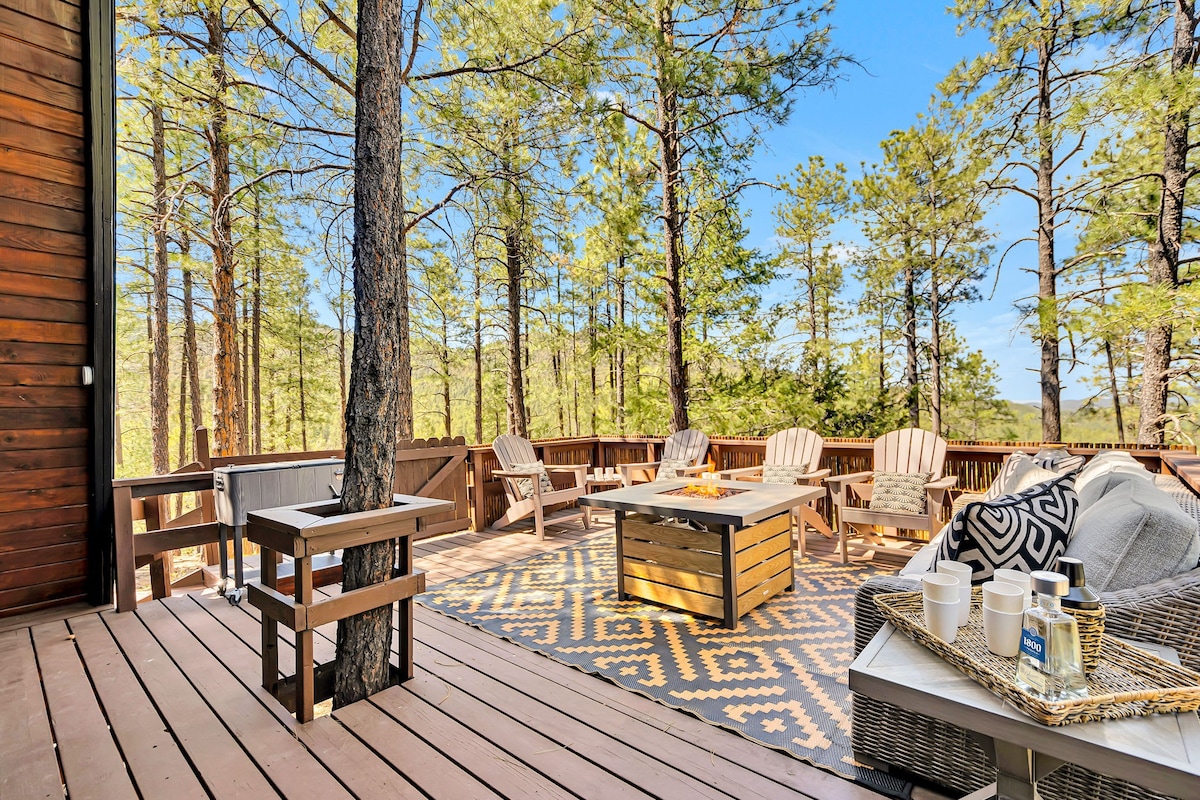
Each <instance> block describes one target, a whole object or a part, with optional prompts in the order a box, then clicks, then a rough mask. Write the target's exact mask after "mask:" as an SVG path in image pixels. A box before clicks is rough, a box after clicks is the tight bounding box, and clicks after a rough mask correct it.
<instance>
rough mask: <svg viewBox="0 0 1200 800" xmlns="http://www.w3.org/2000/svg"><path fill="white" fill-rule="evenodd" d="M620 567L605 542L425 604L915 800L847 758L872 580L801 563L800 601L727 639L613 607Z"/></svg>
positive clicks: (642, 607)
mask: <svg viewBox="0 0 1200 800" xmlns="http://www.w3.org/2000/svg"><path fill="white" fill-rule="evenodd" d="M615 562H616V555H615V548H614V546H613V541H612V538H611V537H607V536H606V537H602V538H599V539H593V540H591V541H589V542H584V543H582V544H579V545H573V546H571V547H565V548H563V549H561V550H556V551H554V552H552V553H542V554H539V555H536V556H533V557H531V558H527V559H525V560H524V561H519V562H517V563H515V564H510V565H508V566H505V567H501V568H499V569H494V570H488V571H486V572H478V573H476V574H474V575H470V576H467V577H465V578H460V579H458V580H455V581H451V582H449V583H446V584H443V585H441V586H438V587H435V588H434V589H432V590H430V591H428V592H425V593H424V594H422V595H420V596H419V597H418V602H420V603H422V604H423V605H425V606H427V607H429V608H431V609H434V610H436V611H440V612H442V613H444V614H447V615H449V616H451V617H454V618H456V619H459V620H462V621H463V622H468V623H470V624H472V625H475V626H477V627H479V628H482V629H483V630H485V631H488V632H490V633H493V634H496V635H497V636H502V637H504V638H505V639H509V640H511V641H513V642H516V643H517V644H520V645H522V646H524V647H527V648H529V649H530V650H535V651H537V652H539V653H543V654H545V655H547V656H550V657H551V658H554V659H556V660H558V661H561V662H563V663H566V664H570V665H571V666H574V667H577V668H579V669H581V670H584V671H586V672H590V673H594V674H596V675H600V676H602V677H604V678H606V679H608V680H610V681H612V682H613V683H616V684H617V685H619V686H622V687H624V688H626V689H629V690H631V691H635V692H640V693H642V694H644V695H647V696H649V697H651V698H653V699H654V700H657V701H659V702H661V703H664V704H666V705H669V706H672V707H674V708H678V709H682V710H684V711H688V712H690V713H692V714H694V715H696V716H697V717H699V718H701V719H703V720H705V721H706V722H709V723H711V724H713V725H719V726H721V727H724V728H728V729H730V730H733V731H736V732H738V733H740V734H742V735H743V736H746V737H748V738H750V739H754V740H755V741H758V742H761V743H763V744H766V745H769V746H771V747H775V748H778V749H781V750H785V751H787V752H788V753H791V754H792V755H794V756H796V757H798V758H800V759H803V760H804V761H807V762H809V763H811V764H814V765H816V766H818V767H822V768H824V769H828V770H832V771H834V772H837V773H838V774H840V775H842V776H844V777H846V778H849V779H850V780H854V781H857V782H859V783H862V784H864V785H866V786H869V787H871V788H873V789H875V790H877V791H881V792H886V793H887V794H890V795H892V796H897V797H906V796H907V795H908V791H909V789H910V787H909V786H908V785H907V784H905V783H903V782H901V781H899V780H897V779H895V778H893V777H891V776H888V775H886V774H883V773H879V772H876V771H874V770H871V769H869V768H867V767H864V766H861V765H859V764H856V763H855V762H854V760H853V758H852V757H851V752H850V695H849V690H848V688H847V685H846V674H847V668H848V667H849V666H850V662H851V661H853V660H854V630H853V617H854V590H855V589H856V588H857V587H858V585H859V584H860V583H861V582H862V581H864V580H865V579H866V578H867V577H869V576H870V575H871V574H873V572H874V571H875V570H874V569H872V568H871V567H867V566H841V565H838V564H830V563H826V562H823V561H817V560H813V559H803V560H800V559H798V560H797V564H796V591H795V592H790V593H789V592H784V593H783V594H781V595H779V596H777V597H775V598H773V599H772V600H770V601H768V602H767V603H765V604H763V605H762V606H759V607H758V608H757V609H756V610H754V611H752V612H750V613H749V614H747V615H746V616H744V617H742V619H741V621H740V623H739V625H738V627H737V629H736V630H727V629H725V628H722V627H720V626H719V625H718V624H717V623H716V622H714V621H711V620H708V619H705V618H702V617H693V616H692V615H690V614H686V613H682V612H677V611H672V610H669V609H666V608H663V607H661V606H656V605H653V604H649V603H644V602H641V601H636V600H628V601H619V600H617V598H616V568H615Z"/></svg>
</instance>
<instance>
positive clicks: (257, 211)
mask: <svg viewBox="0 0 1200 800" xmlns="http://www.w3.org/2000/svg"><path fill="white" fill-rule="evenodd" d="M253 277H254V288H253V289H252V290H251V291H252V293H251V298H250V399H251V401H252V402H253V404H254V416H253V417H252V426H251V430H252V433H253V442H254V452H256V453H261V452H262V451H263V446H262V206H261V203H260V198H259V196H258V186H255V187H254V276H253ZM341 327H342V335H343V336H344V335H345V327H344V326H341ZM345 375H346V361H345V357H344V354H343V358H342V414H343V416H345V411H346V400H345V397H346V387H345Z"/></svg>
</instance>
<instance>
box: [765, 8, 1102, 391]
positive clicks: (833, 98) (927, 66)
mask: <svg viewBox="0 0 1200 800" xmlns="http://www.w3.org/2000/svg"><path fill="white" fill-rule="evenodd" d="M831 21H832V23H833V25H834V26H835V27H836V30H835V31H834V34H833V41H834V43H835V45H836V46H837V47H838V48H839V49H841V50H842V51H844V52H846V53H848V54H851V55H853V56H854V57H855V58H857V59H858V60H859V62H860V63H861V64H862V68H861V69H860V68H857V67H850V68H848V69H847V71H846V76H845V79H844V80H842V81H841V82H840V83H839V84H838V85H837V87H836V88H835V89H833V90H829V91H825V92H811V93H809V94H807V95H804V96H802V97H799V98H798V99H797V102H796V105H795V109H794V111H793V114H792V117H791V120H790V121H789V123H788V124H787V125H786V126H785V127H781V128H777V129H775V130H773V131H771V132H770V133H769V134H768V144H769V149H766V150H763V151H762V152H760V154H759V157H758V158H757V159H756V162H757V163H756V166H755V168H754V172H755V173H756V174H757V175H758V177H760V178H763V179H773V178H774V177H775V176H776V175H780V174H784V173H786V172H789V171H790V170H791V169H792V168H794V167H795V166H796V165H797V164H799V163H801V162H803V161H806V160H807V159H808V157H809V156H810V155H823V156H824V157H825V160H826V162H827V163H834V162H839V161H840V162H842V163H843V164H845V166H846V168H847V170H848V172H849V174H850V176H851V178H855V177H858V176H859V175H860V174H861V166H860V165H861V164H862V162H866V163H867V164H868V165H869V164H871V163H873V162H876V161H877V160H878V159H879V143H880V142H881V141H882V140H883V139H885V138H886V137H887V136H888V135H889V134H890V133H891V132H892V131H894V130H899V129H904V128H907V127H909V126H911V125H912V124H913V123H914V122H915V121H916V115H917V114H918V113H920V112H922V111H925V110H926V109H927V107H928V104H929V99H930V96H931V95H932V94H933V92H934V90H935V88H936V86H937V84H938V82H939V81H940V80H941V79H942V78H944V77H945V76H946V75H947V73H949V71H950V70H951V69H952V68H953V67H954V65H955V64H956V63H958V62H959V61H960V60H962V59H963V58H966V57H970V56H973V55H975V54H977V53H980V52H983V51H984V50H986V49H988V43H987V39H986V37H985V36H984V35H983V34H982V33H980V32H978V31H971V32H969V33H968V34H966V35H965V36H962V37H960V36H958V34H957V18H956V17H955V16H953V15H952V14H949V13H947V12H946V10H945V6H944V5H942V4H941V3H937V2H927V1H924V2H923V1H920V0H918V1H917V2H901V3H883V2H876V1H874V0H839V2H838V4H837V8H836V10H835V12H834V14H833V16H832V20H831ZM746 200H747V203H746V207H747V209H748V210H749V211H750V212H751V215H750V217H749V219H748V228H749V231H750V237H749V242H748V243H749V244H751V245H752V246H755V247H759V248H762V249H764V250H766V251H770V250H771V249H772V236H773V233H774V231H773V228H774V222H773V220H772V217H771V209H772V207H773V205H774V203H775V199H774V198H773V197H772V196H771V193H770V192H769V191H766V190H763V191H760V192H755V193H753V194H751V195H748V196H747V197H746ZM1035 213H1036V211H1035V208H1034V206H1033V203H1032V201H1030V200H1027V199H1025V198H1019V197H1009V198H1005V199H1003V200H1002V201H1001V202H1000V203H998V204H997V206H996V207H995V209H994V210H993V211H992V213H991V214H990V215H989V217H988V220H987V223H988V225H989V227H991V228H992V229H993V230H995V231H996V234H997V238H996V239H995V240H994V244H995V245H996V251H997V252H1003V251H1004V250H1005V249H1006V248H1007V247H1008V246H1009V245H1010V244H1011V243H1012V242H1014V241H1015V240H1017V239H1020V238H1022V237H1024V236H1026V235H1028V233H1029V231H1030V230H1032V228H1033V226H1034V222H1035V216H1034V215H1035ZM839 235H840V236H843V237H845V238H847V239H853V238H854V236H855V227H854V225H852V224H850V225H846V226H844V227H843V230H842V231H839ZM851 243H853V242H851ZM1059 251H1060V253H1061V252H1065V250H1064V248H1063V247H1062V245H1061V244H1060V246H1059ZM1035 256H1036V251H1035V249H1034V247H1033V246H1032V245H1029V244H1022V245H1018V246H1017V247H1016V248H1014V249H1013V251H1012V252H1011V253H1009V255H1008V256H1007V258H1006V259H1005V262H1004V265H1003V268H1002V269H1001V271H1000V275H999V280H998V282H997V283H996V288H995V292H994V294H993V293H992V281H994V280H996V277H995V271H994V269H993V272H992V273H991V274H990V275H989V278H988V280H987V281H986V282H985V284H984V285H982V286H981V287H980V288H981V290H982V293H983V295H984V299H983V300H982V301H980V302H979V303H976V304H973V305H970V306H961V307H960V308H959V309H958V311H957V312H956V313H955V324H956V326H957V329H958V331H959V333H960V334H961V335H962V336H963V337H964V338H965V339H966V342H967V344H968V345H969V346H970V347H971V348H974V349H980V350H982V351H983V353H984V355H985V356H986V357H987V358H989V359H991V360H993V361H995V362H996V364H997V367H998V371H999V374H1000V376H1001V386H1000V390H1001V395H1002V396H1003V397H1005V398H1007V399H1010V400H1015V401H1019V402H1029V401H1035V400H1037V399H1038V398H1039V396H1040V391H1039V389H1038V380H1037V367H1038V350H1037V347H1036V346H1035V345H1034V344H1033V342H1032V341H1031V340H1030V338H1029V335H1028V333H1026V332H1025V331H1024V330H1022V329H1021V328H1020V320H1019V314H1018V312H1017V311H1016V309H1015V308H1014V303H1015V302H1016V301H1018V300H1020V299H1022V298H1025V297H1027V296H1029V295H1030V294H1032V293H1035V292H1036V288H1037V283H1036V277H1035V276H1034V275H1031V274H1029V273H1028V272H1025V271H1023V269H1022V268H1023V267H1026V266H1031V265H1033V264H1034V259H1035ZM778 288H782V287H778ZM850 291H851V293H853V292H854V291H855V290H854V289H853V288H852V289H850ZM989 295H991V297H990V298H989ZM1087 394H1088V391H1087V389H1086V388H1085V387H1083V386H1081V385H1080V384H1079V382H1078V380H1077V379H1076V376H1073V375H1067V374H1064V375H1063V397H1064V398H1082V397H1085V396H1086V395H1087Z"/></svg>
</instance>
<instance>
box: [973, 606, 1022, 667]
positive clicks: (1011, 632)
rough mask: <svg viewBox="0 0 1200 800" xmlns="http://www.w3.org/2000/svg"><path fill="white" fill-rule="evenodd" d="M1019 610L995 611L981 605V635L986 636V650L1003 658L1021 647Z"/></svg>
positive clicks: (1020, 613) (1013, 653)
mask: <svg viewBox="0 0 1200 800" xmlns="http://www.w3.org/2000/svg"><path fill="white" fill-rule="evenodd" d="M1024 616H1025V614H1024V613H1023V612H1020V611H997V610H996V609H994V608H988V607H987V606H984V607H983V635H984V636H985V637H986V638H987V646H988V650H991V651H992V652H993V653H995V654H996V655H998V656H1003V657H1004V658H1013V657H1015V656H1016V655H1017V651H1018V650H1020V649H1021V620H1022V619H1023V618H1024Z"/></svg>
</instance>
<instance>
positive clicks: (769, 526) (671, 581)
mask: <svg viewBox="0 0 1200 800" xmlns="http://www.w3.org/2000/svg"><path fill="white" fill-rule="evenodd" d="M652 520H653V518H652V517H643V516H636V515H635V516H627V517H625V518H624V519H623V520H621V522H620V523H619V525H618V528H619V529H620V531H621V533H620V536H621V551H622V553H623V558H622V559H621V593H622V595H629V596H633V597H640V598H642V599H643V600H649V601H651V602H653V603H661V604H662V605H667V606H671V607H673V608H679V609H683V610H684V611H691V612H692V613H695V614H701V615H703V616H706V617H715V618H717V619H719V620H722V621H723V623H724V624H725V627H727V628H735V627H737V621H738V619H739V618H740V617H741V616H742V615H743V614H745V613H746V612H747V611H750V610H751V609H754V608H757V607H758V606H760V605H762V604H763V603H764V602H766V601H767V600H769V599H770V598H772V597H774V596H775V595H777V594H779V593H780V592H782V591H783V590H784V589H790V588H792V585H793V577H792V534H791V520H790V518H789V516H788V514H787V513H786V512H785V513H783V514H780V515H779V516H776V517H773V518H771V519H769V520H766V521H765V522H760V523H758V524H757V525H752V526H750V527H749V528H742V529H741V530H734V529H733V528H732V526H726V527H727V528H729V530H726V531H721V532H714V531H694V530H691V529H689V528H676V527H671V526H667V525H657V524H654V522H653V521H652ZM622 599H624V597H622ZM730 606H732V612H733V614H732V617H730V614H729V611H730V608H729V607H730Z"/></svg>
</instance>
